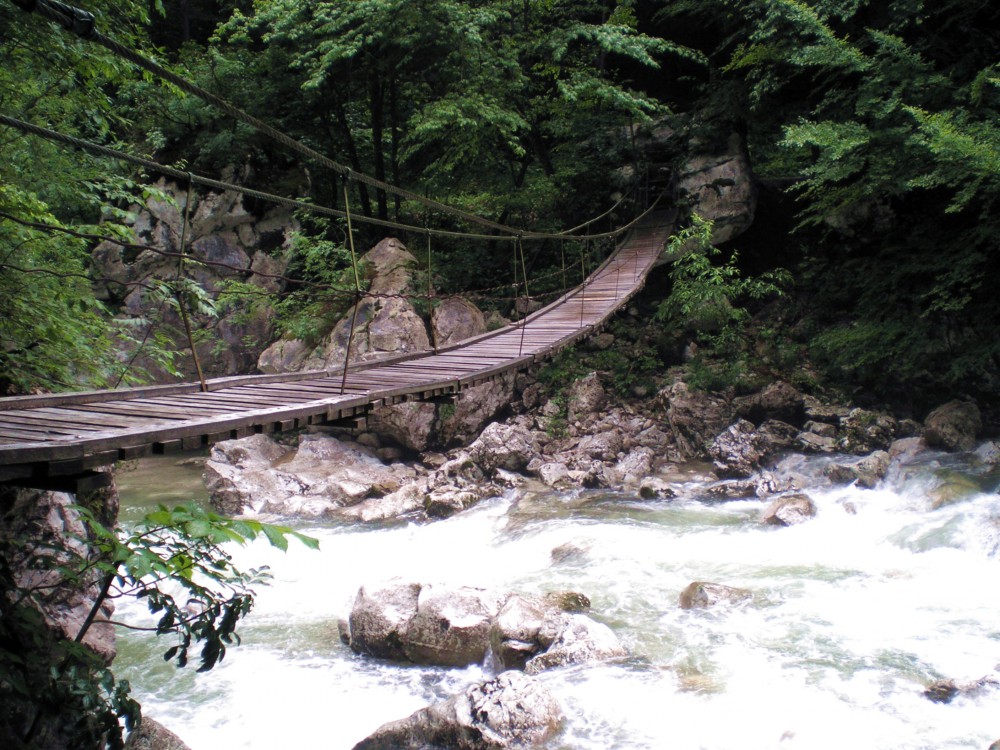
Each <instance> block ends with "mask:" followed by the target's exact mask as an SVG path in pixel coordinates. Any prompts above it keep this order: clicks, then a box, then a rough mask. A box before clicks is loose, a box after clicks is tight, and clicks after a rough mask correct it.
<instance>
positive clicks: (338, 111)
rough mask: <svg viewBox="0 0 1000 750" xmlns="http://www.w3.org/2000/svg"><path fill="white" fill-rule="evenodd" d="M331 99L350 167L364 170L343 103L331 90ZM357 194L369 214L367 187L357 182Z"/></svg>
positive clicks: (370, 209) (363, 209) (335, 191)
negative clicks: (345, 145)
mask: <svg viewBox="0 0 1000 750" xmlns="http://www.w3.org/2000/svg"><path fill="white" fill-rule="evenodd" d="M331 99H332V100H333V111H334V114H335V115H336V117H337V124H338V125H340V132H341V133H342V134H343V136H344V142H345V143H346V144H347V157H348V158H349V159H350V160H351V169H353V170H354V171H355V172H364V170H363V169H362V168H361V158H360V157H359V156H358V146H357V144H356V143H355V141H354V134H353V133H352V132H351V125H350V123H349V122H348V121H347V110H346V109H344V103H343V102H342V101H341V100H340V98H339V97H338V96H336V95H335V94H333V93H332V92H331ZM338 192H339V191H338V190H334V193H335V194H336V193H338ZM358 194H359V195H360V196H361V210H362V212H364V215H365V216H371V215H372V202H371V198H370V197H369V196H368V187H367V186H366V185H364V184H361V183H359V184H358Z"/></svg>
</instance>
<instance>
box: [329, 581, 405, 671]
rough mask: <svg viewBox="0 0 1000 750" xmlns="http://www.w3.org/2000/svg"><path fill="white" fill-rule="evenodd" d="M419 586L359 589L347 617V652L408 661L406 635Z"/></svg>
mask: <svg viewBox="0 0 1000 750" xmlns="http://www.w3.org/2000/svg"><path fill="white" fill-rule="evenodd" d="M421 588H422V587H421V585H420V584H419V583H407V582H400V581H393V582H390V583H387V584H384V585H381V586H362V587H361V588H360V589H359V590H358V594H357V596H356V597H355V599H354V606H353V607H352V608H351V614H350V617H348V620H347V622H348V626H349V634H350V646H351V650H352V651H354V652H355V653H359V654H367V655H368V656H374V657H377V658H380V659H392V660H394V661H409V659H408V656H407V652H406V634H407V631H408V629H409V626H410V622H411V621H412V620H413V618H414V617H416V614H417V603H418V600H419V598H420V589H421Z"/></svg>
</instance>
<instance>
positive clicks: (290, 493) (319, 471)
mask: <svg viewBox="0 0 1000 750" xmlns="http://www.w3.org/2000/svg"><path fill="white" fill-rule="evenodd" d="M279 459H280V461H279ZM415 477H416V472H415V471H414V470H413V469H412V468H411V467H407V466H404V465H402V464H392V465H391V466H386V465H385V464H384V463H383V462H382V461H380V460H379V459H378V457H377V456H375V455H374V453H373V452H372V450H371V449H370V448H368V447H366V446H363V445H360V444H359V443H348V442H344V441H341V440H338V439H336V438H333V437H328V436H325V435H304V436H302V438H301V439H300V441H299V445H298V448H297V449H295V451H294V453H290V450H289V449H288V448H286V447H284V446H281V445H278V444H277V443H275V442H274V441H273V440H271V439H270V438H268V437H267V436H265V435H254V436H252V437H249V438H243V439H242V440H231V441H225V442H222V443H217V444H216V445H215V446H214V447H213V449H212V453H211V457H210V459H209V461H208V463H206V464H205V484H206V486H207V487H208V489H209V491H210V492H211V498H212V504H213V505H214V506H215V507H217V508H219V509H220V510H222V511H223V512H226V513H229V514H240V513H246V514H261V513H275V514H279V515H294V516H303V517H320V516H322V517H336V516H337V515H338V511H339V509H340V508H342V507H343V506H349V505H354V504H357V503H359V502H361V501H362V500H364V499H366V498H370V497H381V496H384V495H389V494H392V493H394V492H396V491H397V490H399V489H400V488H401V487H402V486H403V485H404V484H405V483H407V482H410V481H412V480H413V479H414V478H415Z"/></svg>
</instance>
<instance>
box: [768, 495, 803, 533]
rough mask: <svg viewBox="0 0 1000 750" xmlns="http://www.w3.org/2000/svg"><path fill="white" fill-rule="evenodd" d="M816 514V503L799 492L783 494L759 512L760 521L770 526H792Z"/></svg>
mask: <svg viewBox="0 0 1000 750" xmlns="http://www.w3.org/2000/svg"><path fill="white" fill-rule="evenodd" d="M815 515H816V504H815V503H814V502H813V501H812V498H810V497H809V496H808V495H804V494H801V493H797V494H793V495H783V496H781V497H779V498H777V499H776V500H774V502H772V503H771V504H770V505H769V506H768V507H767V508H766V509H765V510H764V512H763V513H762V514H761V522H762V523H766V524H769V525H771V526H794V525H796V524H800V523H804V522H806V521H808V520H809V519H810V518H812V517H813V516H815Z"/></svg>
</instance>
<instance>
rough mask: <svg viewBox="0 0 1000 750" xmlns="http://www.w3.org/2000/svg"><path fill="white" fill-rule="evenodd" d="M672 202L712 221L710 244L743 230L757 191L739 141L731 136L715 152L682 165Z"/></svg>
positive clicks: (753, 208) (752, 211) (751, 214)
mask: <svg viewBox="0 0 1000 750" xmlns="http://www.w3.org/2000/svg"><path fill="white" fill-rule="evenodd" d="M695 148H696V147H695ZM675 199H676V201H677V202H678V203H680V204H682V205H684V204H686V205H687V206H689V207H690V210H691V211H692V212H693V213H696V214H698V215H699V216H701V217H702V218H705V219H709V220H711V221H712V222H713V228H712V242H713V243H714V244H721V243H723V242H728V241H729V240H731V239H733V238H734V237H737V236H738V235H740V234H742V233H743V232H744V231H746V230H747V229H748V228H749V227H750V225H751V224H753V220H754V216H755V214H756V210H757V190H756V187H755V185H754V181H753V174H752V172H751V168H750V160H749V158H748V157H747V153H746V147H745V145H744V143H743V139H742V138H740V136H739V135H736V134H733V135H732V136H730V138H729V140H728V141H727V143H726V147H725V148H724V149H720V150H719V152H718V153H714V154H704V155H698V156H693V157H691V158H690V159H688V161H686V162H685V163H684V164H682V165H681V166H680V168H679V169H678V172H677V176H676V180H675Z"/></svg>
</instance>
